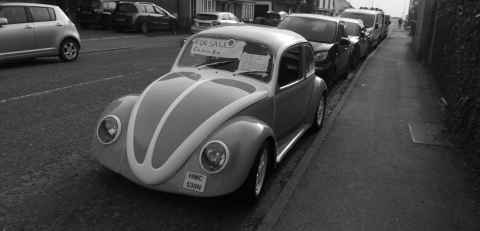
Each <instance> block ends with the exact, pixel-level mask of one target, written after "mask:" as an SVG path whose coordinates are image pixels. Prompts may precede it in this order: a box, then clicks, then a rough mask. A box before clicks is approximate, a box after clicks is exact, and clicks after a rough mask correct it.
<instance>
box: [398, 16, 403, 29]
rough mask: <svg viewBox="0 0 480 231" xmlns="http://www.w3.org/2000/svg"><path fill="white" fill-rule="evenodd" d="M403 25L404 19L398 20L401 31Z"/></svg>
mask: <svg viewBox="0 0 480 231" xmlns="http://www.w3.org/2000/svg"><path fill="white" fill-rule="evenodd" d="M402 23H403V19H402V18H399V19H398V29H401V28H402Z"/></svg>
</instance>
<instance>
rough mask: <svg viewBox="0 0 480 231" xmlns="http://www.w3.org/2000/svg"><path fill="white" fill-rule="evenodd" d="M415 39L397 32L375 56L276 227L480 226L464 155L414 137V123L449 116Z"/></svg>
mask: <svg viewBox="0 0 480 231" xmlns="http://www.w3.org/2000/svg"><path fill="white" fill-rule="evenodd" d="M409 43H410V38H409V37H407V34H406V32H403V31H402V32H399V31H394V32H392V33H391V35H390V37H389V38H387V39H386V40H385V41H384V42H383V43H382V44H381V45H380V47H379V48H378V50H377V52H376V54H374V55H373V56H372V57H371V58H370V59H369V60H368V62H367V63H366V65H367V66H366V68H365V69H364V71H363V72H362V73H360V75H359V76H357V78H358V79H356V80H355V81H354V83H355V85H354V88H353V90H352V91H351V93H350V95H348V96H347V99H346V101H345V104H344V106H343V108H342V109H341V111H340V113H339V114H338V117H337V118H336V120H335V121H334V124H333V126H332V127H331V130H330V131H329V133H328V135H327V136H326V138H325V140H324V142H323V143H321V144H319V146H318V148H317V149H316V152H315V156H314V157H313V158H312V161H311V162H310V164H309V167H308V168H307V169H306V171H305V174H304V175H303V176H301V177H300V180H299V181H298V185H296V187H295V189H294V191H293V193H292V196H291V197H290V198H289V200H288V202H287V203H286V206H284V207H281V209H280V210H282V209H283V211H276V213H278V214H279V217H276V218H275V219H273V221H274V222H273V224H272V225H273V227H272V226H271V227H270V228H271V229H272V230H279V231H294V230H302V231H303V230H328V231H333V230H341V231H346V230H352V231H353V230H355V231H357V230H368V231H372V230H389V231H390V230H392V231H393V230H399V231H405V230H418V231H424V230H432V231H440V230H448V231H451V230H472V231H474V230H480V220H479V219H480V214H478V210H479V204H478V201H475V200H476V198H475V194H474V191H473V188H472V185H471V182H469V179H468V177H469V175H468V173H467V171H466V170H465V169H464V168H463V164H462V163H463V162H462V160H461V157H458V156H457V155H455V153H454V151H453V150H452V149H450V148H448V146H442V145H431V144H428V139H425V140H423V141H425V142H426V143H423V144H422V143H414V142H412V137H411V133H410V132H411V131H415V130H418V131H422V128H430V127H432V126H433V127H435V125H440V124H441V121H442V119H443V118H442V112H441V109H440V106H439V103H438V102H439V98H440V94H439V92H438V91H437V89H436V85H435V83H434V81H433V79H432V77H431V76H429V75H427V74H426V73H425V71H424V69H423V68H422V66H421V64H419V63H417V62H416V61H415V59H414V57H413V54H412V53H411V52H410V50H409V45H410V44H409ZM430 125H431V126H430ZM423 130H425V129H423ZM426 130H427V131H425V133H427V134H428V133H429V131H428V130H429V129H426ZM430 130H431V129H430ZM433 130H434V129H433ZM427 138H428V136H427ZM417 141H419V142H423V141H422V137H420V138H419V137H417ZM440 144H441V142H440ZM282 193H283V192H282ZM276 203H278V201H277V202H276ZM476 210H477V211H476ZM270 213H275V211H271V212H270ZM267 216H268V215H267ZM264 222H265V221H264ZM267 226H268V225H267ZM267 226H265V225H264V224H262V225H261V226H260V230H263V229H264V227H267Z"/></svg>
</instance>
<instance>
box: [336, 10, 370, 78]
mask: <svg viewBox="0 0 480 231" xmlns="http://www.w3.org/2000/svg"><path fill="white" fill-rule="evenodd" d="M341 22H342V23H343V24H344V25H345V32H346V33H347V35H348V38H349V39H350V42H351V43H352V46H353V51H352V55H351V58H350V64H351V66H352V67H353V68H354V67H356V66H357V65H358V64H359V63H360V60H361V59H363V58H365V57H366V56H367V55H368V52H369V51H370V42H369V41H368V37H367V35H366V34H365V31H366V28H365V25H363V22H362V20H360V19H350V18H341Z"/></svg>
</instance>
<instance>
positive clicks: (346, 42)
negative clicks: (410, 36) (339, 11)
mask: <svg viewBox="0 0 480 231" xmlns="http://www.w3.org/2000/svg"><path fill="white" fill-rule="evenodd" d="M340 45H341V46H350V39H348V38H346V37H343V38H341V39H340Z"/></svg>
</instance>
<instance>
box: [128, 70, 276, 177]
mask: <svg viewBox="0 0 480 231" xmlns="http://www.w3.org/2000/svg"><path fill="white" fill-rule="evenodd" d="M266 95H267V92H266V91H259V90H257V89H256V87H255V86H253V85H251V84H249V83H246V82H242V81H239V80H235V79H229V78H211V77H209V78H205V77H202V76H200V75H198V74H195V73H191V72H177V73H171V74H168V75H166V76H164V77H162V78H160V79H158V80H156V81H155V82H153V83H152V84H150V85H149V86H148V87H147V88H146V89H145V91H144V92H143V93H142V95H141V96H140V99H139V100H138V102H137V103H136V105H135V106H134V108H133V109H132V113H131V114H130V120H129V124H128V130H127V157H128V162H129V166H130V168H131V169H132V171H133V173H134V174H135V175H136V176H137V177H138V178H139V179H140V180H141V181H142V182H144V183H145V184H160V183H162V182H164V181H165V180H167V179H169V178H170V177H172V176H173V175H174V174H175V172H176V171H177V170H178V169H179V168H180V167H181V166H182V165H183V164H184V163H185V161H186V160H187V159H188V157H189V156H190V155H191V154H192V152H193V151H194V150H195V149H197V148H198V146H199V145H200V144H201V143H202V142H203V141H204V139H205V138H206V137H208V136H209V135H210V134H211V133H212V132H213V131H214V130H215V129H216V128H218V127H219V126H220V125H221V124H222V123H223V122H225V121H226V120H227V119H229V118H231V117H232V116H233V115H235V114H236V113H238V112H240V111H241V110H243V109H245V108H246V107H248V106H250V105H251V104H253V103H255V102H257V101H258V100H260V99H262V98H264V97H265V96H266Z"/></svg>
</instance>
